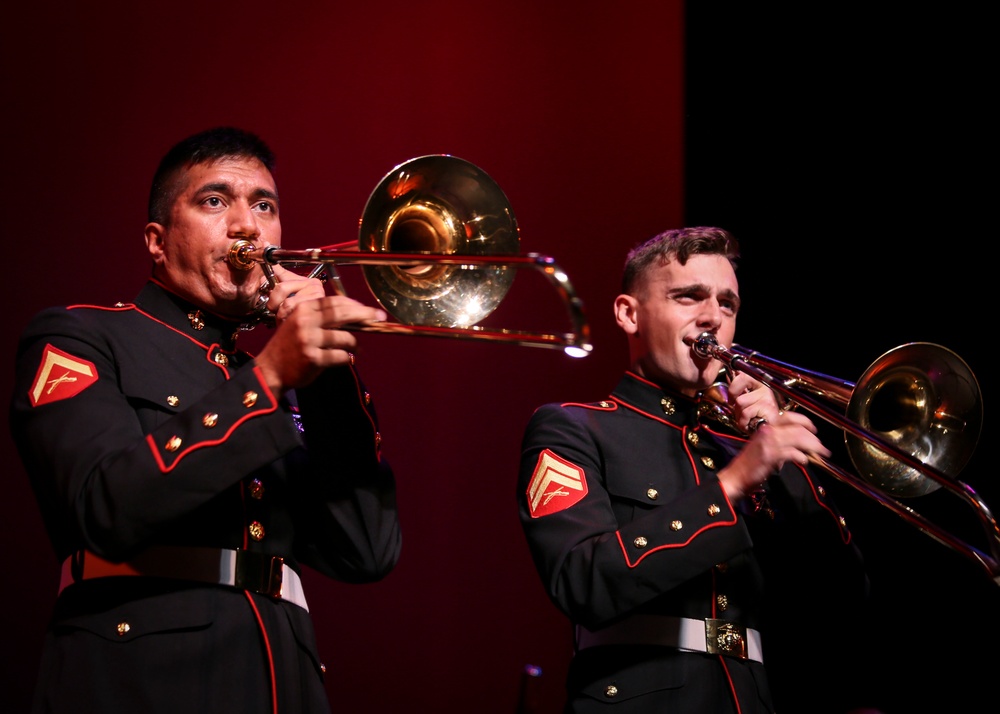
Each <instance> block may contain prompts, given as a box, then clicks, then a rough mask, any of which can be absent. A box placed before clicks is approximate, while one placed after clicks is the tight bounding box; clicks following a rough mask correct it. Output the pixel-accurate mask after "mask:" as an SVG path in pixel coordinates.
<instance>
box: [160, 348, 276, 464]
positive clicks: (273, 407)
mask: <svg viewBox="0 0 1000 714" xmlns="http://www.w3.org/2000/svg"><path fill="white" fill-rule="evenodd" d="M253 371H254V374H255V375H257V379H258V381H259V382H260V386H261V388H262V389H263V390H264V392H265V393H266V394H267V396H268V398H270V400H271V406H270V407H268V408H267V409H259V410H257V411H255V412H253V413H251V414H247V415H246V416H245V417H243V418H241V419H237V420H236V421H235V422H233V425H232V426H231V427H229V429H228V430H227V431H226V433H225V434H223V435H222V438H219V439H215V440H214V441H200V442H198V443H197V444H193V445H192V446H190V447H188V448H187V449H184V451H182V452H180V453H179V454H177V458H175V459H174V460H173V462H172V463H171V464H170V466H167V464H166V462H164V461H163V459H162V458H160V451H159V449H157V448H156V444H155V443H154V442H153V435H152V434H147V435H146V443H147V444H149V448H150V451H152V452H153V458H154V459H155V460H156V463H157V464H159V466H160V471H161V472H163V473H169V472H171V471H173V470H174V468H175V467H176V466H177V464H179V463H180V461H181V459H182V458H184V457H185V456H187V455H188V454H189V453H191V452H192V451H197V450H198V449H201V448H204V447H206V446H217V445H219V444H221V443H222V442H224V441H226V439H228V438H229V437H230V436H231V435H232V433H233V432H234V431H236V428H237V427H238V426H240V425H241V424H243V422H245V421H246V420H247V419H252V418H253V417H256V416H260V415H262V414H271V413H273V412H274V411H276V410H277V409H278V402H277V400H275V398H274V394H273V393H272V392H271V390H270V388H268V386H267V384H266V383H265V382H264V378H263V377H262V376H261V373H260V367H257V366H254V368H253Z"/></svg>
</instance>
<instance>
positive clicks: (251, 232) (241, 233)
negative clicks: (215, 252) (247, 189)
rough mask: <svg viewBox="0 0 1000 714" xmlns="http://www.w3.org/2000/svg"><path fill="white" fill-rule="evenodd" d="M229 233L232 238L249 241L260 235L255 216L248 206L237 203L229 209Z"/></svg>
mask: <svg viewBox="0 0 1000 714" xmlns="http://www.w3.org/2000/svg"><path fill="white" fill-rule="evenodd" d="M229 233H230V235H232V236H234V237H240V238H250V239H253V238H256V237H257V236H258V235H260V226H259V225H258V223H257V215H256V214H255V213H254V211H253V209H252V208H251V207H250V204H248V203H244V202H242V201H238V202H237V203H235V204H234V205H233V206H232V207H231V208H230V209H229Z"/></svg>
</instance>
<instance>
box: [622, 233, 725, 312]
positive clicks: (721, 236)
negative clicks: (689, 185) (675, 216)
mask: <svg viewBox="0 0 1000 714" xmlns="http://www.w3.org/2000/svg"><path fill="white" fill-rule="evenodd" d="M692 255H721V256H724V257H725V258H727V259H728V260H729V262H730V264H731V265H732V266H733V269H734V270H735V269H736V262H737V260H738V259H739V257H740V248H739V243H738V242H737V240H736V237H735V236H733V235H732V234H731V233H730V232H729V231H727V230H725V229H723V228H716V227H714V226H694V227H690V228H675V229H672V230H668V231H664V232H663V233H660V234H659V235H656V236H653V237H652V238H650V239H649V240H647V241H645V242H644V243H640V244H639V245H637V246H636V247H634V248H633V249H632V250H630V251H629V253H628V256H627V257H626V258H625V268H624V270H623V271H622V293H623V294H625V295H635V294H636V292H637V291H639V290H641V289H642V286H643V282H644V281H643V278H644V277H645V275H646V273H647V272H648V271H649V269H650V268H651V267H653V266H654V265H666V264H667V263H669V262H670V260H671V259H675V260H676V261H677V262H678V263H680V264H681V265H684V264H685V263H687V261H688V258H690V257H691V256H692Z"/></svg>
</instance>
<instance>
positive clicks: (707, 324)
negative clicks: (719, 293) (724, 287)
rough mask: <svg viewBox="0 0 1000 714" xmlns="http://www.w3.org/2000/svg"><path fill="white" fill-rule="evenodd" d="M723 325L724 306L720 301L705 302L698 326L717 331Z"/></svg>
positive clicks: (702, 304)
mask: <svg viewBox="0 0 1000 714" xmlns="http://www.w3.org/2000/svg"><path fill="white" fill-rule="evenodd" d="M721 324H722V306H721V305H720V304H719V301H718V300H704V301H702V303H701V312H700V313H699V314H698V325H699V326H700V327H703V328H705V329H709V330H715V329H716V328H718V327H719V325H721Z"/></svg>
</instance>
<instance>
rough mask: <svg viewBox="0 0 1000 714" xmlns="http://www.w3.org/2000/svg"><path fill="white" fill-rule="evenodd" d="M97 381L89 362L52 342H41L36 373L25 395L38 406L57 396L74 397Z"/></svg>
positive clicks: (54, 400)
mask: <svg viewBox="0 0 1000 714" xmlns="http://www.w3.org/2000/svg"><path fill="white" fill-rule="evenodd" d="M96 381H97V367H95V366H94V363H93V362H88V361H87V360H85V359H78V358H76V357H73V356H72V355H70V354H67V353H66V352H63V351H62V350H60V349H56V348H55V347H53V346H52V345H45V351H44V352H43V353H42V362H41V364H40V365H38V374H36V375H35V381H34V382H33V383H32V385H31V391H30V392H28V396H29V397H31V405H32V406H35V407H37V406H41V405H42V404H48V403H49V402H58V401H59V400H60V399H69V398H70V397H75V396H76V395H77V394H79V393H80V392H82V391H83V390H84V389H86V388H87V387H89V386H90V385H91V384H93V383H94V382H96Z"/></svg>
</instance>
